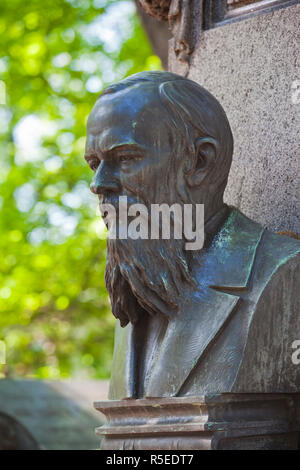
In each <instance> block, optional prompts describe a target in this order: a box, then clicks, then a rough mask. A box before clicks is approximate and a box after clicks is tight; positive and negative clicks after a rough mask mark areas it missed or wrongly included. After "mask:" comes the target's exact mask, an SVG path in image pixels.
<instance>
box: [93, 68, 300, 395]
mask: <svg viewBox="0 0 300 470" xmlns="http://www.w3.org/2000/svg"><path fill="white" fill-rule="evenodd" d="M232 153H233V137H232V133H231V129H230V125H229V123H228V120H227V117H226V114H225V112H224V110H223V109H222V107H221V105H220V104H219V103H218V101H217V100H216V99H215V98H214V97H213V96H212V95H211V94H210V93H209V92H208V91H206V90H205V89H204V88H202V87H201V86H199V85H198V84H197V83H195V82H193V81H191V80H188V79H186V78H182V77H181V76H179V75H175V74H172V73H168V72H144V73H139V74H136V75H133V76H131V77H128V78H126V79H125V80H123V81H121V82H119V83H117V84H115V85H112V86H110V87H108V88H107V89H106V90H104V92H103V93H102V94H101V95H100V97H99V99H98V100H97V102H96V104H95V106H94V108H93V110H92V112H91V115H90V117H89V120H88V125H87V144H86V155H85V158H86V160H87V162H88V163H89V165H90V166H91V168H92V169H93V171H94V172H95V176H94V179H93V182H92V184H91V190H92V192H93V193H95V194H97V195H98V196H99V200H100V202H101V203H103V202H104V203H110V204H112V205H114V206H116V205H117V201H118V198H119V197H120V196H127V198H128V200H129V201H130V202H138V203H143V204H145V205H146V206H147V207H148V206H149V205H150V204H162V203H166V204H173V203H178V204H180V205H184V204H192V205H195V204H204V214H205V215H204V222H205V226H204V232H205V242H204V245H203V247H202V249H201V250H197V251H186V250H185V248H184V240H177V239H170V240H164V239H160V240H142V239H140V240H131V239H126V240H123V239H116V240H110V239H108V242H107V266H106V286H107V290H108V292H109V295H110V299H111V306H112V312H113V314H114V315H115V316H116V318H118V319H119V320H120V321H119V322H118V324H117V327H116V334H115V350H114V359H113V368H112V374H111V383H110V398H111V399H114V400H116V399H123V398H142V397H184V396H199V395H202V394H208V393H219V392H222V393H224V392H235V393H244V392H246V393H273V392H274V393H275V392H289V393H290V392H297V391H299V388H300V367H299V366H297V365H295V364H293V362H292V360H291V356H292V352H293V350H292V343H293V341H295V340H298V339H300V322H299V318H298V315H299V311H300V302H299V296H298V295H297V293H298V292H297V291H298V290H299V256H300V254H299V252H300V242H299V241H298V240H295V239H293V238H290V237H286V236H282V235H277V234H274V233H272V232H269V231H268V230H266V229H264V227H262V226H261V225H260V224H258V223H256V222H254V221H252V220H250V219H249V218H247V217H246V216H245V215H243V214H242V213H241V212H240V211H239V210H238V209H236V208H234V207H228V206H227V205H226V204H224V202H223V193H224V190H225V187H226V184H227V178H228V173H229V170H230V166H231V160H232Z"/></svg>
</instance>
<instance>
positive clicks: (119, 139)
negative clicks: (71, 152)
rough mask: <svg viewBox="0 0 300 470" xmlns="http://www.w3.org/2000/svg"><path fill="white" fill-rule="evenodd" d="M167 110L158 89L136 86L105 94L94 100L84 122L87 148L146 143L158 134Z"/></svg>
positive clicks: (106, 147) (107, 147)
mask: <svg viewBox="0 0 300 470" xmlns="http://www.w3.org/2000/svg"><path fill="white" fill-rule="evenodd" d="M165 119H167V113H166V111H165V109H164V107H163V106H162V104H161V101H160V98H159V95H158V92H157V90H156V89H155V88H154V87H153V86H152V85H151V86H149V85H148V86H147V85H145V84H143V85H135V86H132V87H128V88H126V89H124V90H120V91H118V92H114V93H111V94H107V95H104V96H103V97H100V99H99V100H98V101H97V102H96V104H95V106H94V108H93V110H92V112H91V114H90V116H89V119H88V123H87V147H93V148H94V149H95V148H96V147H99V148H100V150H101V149H103V150H104V149H105V150H107V149H109V148H111V147H113V146H114V145H121V144H126V143H129V144H131V143H140V144H145V143H149V139H150V140H152V141H153V140H156V139H153V136H154V135H155V136H156V138H157V135H158V134H160V133H161V128H162V121H163V120H165Z"/></svg>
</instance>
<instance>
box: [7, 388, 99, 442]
mask: <svg viewBox="0 0 300 470" xmlns="http://www.w3.org/2000/svg"><path fill="white" fill-rule="evenodd" d="M107 391H108V383H107V382H106V381H74V380H72V381H65V382H58V381H53V382H52V381H48V380H47V381H42V380H6V379H2V380H0V413H5V414H6V415H9V416H10V417H12V418H15V419H16V420H17V421H18V422H19V423H21V425H23V426H24V427H25V428H26V429H27V431H29V433H30V434H31V435H32V436H33V438H34V439H35V441H36V442H37V443H38V444H39V446H40V447H41V448H42V449H57V450H63V449H65V450H68V449H83V450H88V449H94V448H96V447H97V446H98V443H99V439H97V437H96V436H95V434H94V428H95V426H99V425H100V424H102V423H103V419H102V418H101V415H100V414H99V413H97V412H96V411H95V410H94V409H93V405H92V403H93V401H94V400H95V399H99V395H101V397H102V399H105V398H106V397H107ZM0 437H1V436H0Z"/></svg>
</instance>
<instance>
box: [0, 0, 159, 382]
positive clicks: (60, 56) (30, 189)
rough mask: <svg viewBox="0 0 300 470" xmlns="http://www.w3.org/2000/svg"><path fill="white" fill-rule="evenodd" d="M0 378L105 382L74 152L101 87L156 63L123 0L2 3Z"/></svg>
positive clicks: (94, 232)
mask: <svg viewBox="0 0 300 470" xmlns="http://www.w3.org/2000/svg"><path fill="white" fill-rule="evenodd" d="M0 34H1V46H0V100H2V101H0V102H1V104H0V150H1V159H0V183H1V197H0V206H1V218H0V227H1V232H0V233H1V234H0V250H1V264H0V340H4V341H5V343H6V348H7V364H6V365H4V366H0V367H1V369H0V374H1V376H2V377H3V376H6V377H17V376H19V377H20V376H22V377H37V378H55V379H57V378H64V377H68V376H70V375H72V376H73V377H78V376H80V377H87V378H105V377H108V375H109V370H110V364H111V356H112V345H113V329H114V320H113V317H112V315H111V313H110V311H109V310H110V309H109V302H108V298H107V294H106V290H105V286H104V269H105V245H106V242H105V240H104V239H103V237H102V239H101V238H99V233H101V230H102V228H101V221H100V217H99V213H98V212H97V210H96V201H95V200H94V198H93V196H92V195H90V193H89V189H88V185H89V181H90V180H91V171H90V170H89V168H88V167H87V165H86V163H85V162H84V160H83V158H82V156H83V152H84V144H85V137H84V136H85V124H86V120H87V116H88V113H89V112H90V110H91V108H92V106H93V104H94V102H95V99H96V97H97V96H98V94H99V93H100V91H101V89H102V88H103V87H104V86H106V85H107V84H110V83H112V82H114V81H117V80H119V79H121V78H123V77H125V76H126V75H129V74H132V73H135V72H138V71H141V70H153V69H159V68H160V62H159V59H158V58H157V57H156V56H153V54H152V50H151V48H150V45H149V43H148V41H147V39H146V36H145V33H144V31H143V29H142V27H141V25H140V23H139V20H138V18H137V16H136V13H135V10H134V5H133V3H132V2H130V1H105V0H43V1H42V2H41V1H40V0H27V1H24V0H1V3H0Z"/></svg>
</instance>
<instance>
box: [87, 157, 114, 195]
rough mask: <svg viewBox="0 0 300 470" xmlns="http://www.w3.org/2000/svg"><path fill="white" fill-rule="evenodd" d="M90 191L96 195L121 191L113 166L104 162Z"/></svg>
mask: <svg viewBox="0 0 300 470" xmlns="http://www.w3.org/2000/svg"><path fill="white" fill-rule="evenodd" d="M90 189H91V191H92V193H94V194H103V195H104V194H107V193H117V192H118V191H120V183H119V181H118V179H117V177H116V175H115V173H114V171H113V168H112V167H111V165H109V164H108V163H106V162H104V161H103V162H102V163H101V164H100V166H99V167H98V169H97V171H96V174H95V176H94V178H93V181H92V182H91V185H90Z"/></svg>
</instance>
